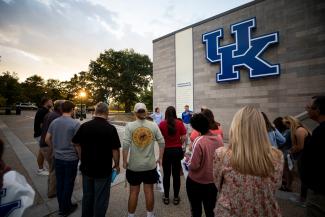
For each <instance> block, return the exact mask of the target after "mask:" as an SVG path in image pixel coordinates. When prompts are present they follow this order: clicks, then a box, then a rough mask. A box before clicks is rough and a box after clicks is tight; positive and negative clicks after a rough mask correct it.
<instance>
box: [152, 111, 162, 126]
mask: <svg viewBox="0 0 325 217" xmlns="http://www.w3.org/2000/svg"><path fill="white" fill-rule="evenodd" d="M151 118H152V119H153V120H154V122H155V123H156V124H158V125H159V124H160V122H161V121H162V118H163V116H162V114H161V113H156V112H155V113H153V114H152V115H151Z"/></svg>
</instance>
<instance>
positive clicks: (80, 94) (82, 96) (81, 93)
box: [79, 90, 86, 121]
mask: <svg viewBox="0 0 325 217" xmlns="http://www.w3.org/2000/svg"><path fill="white" fill-rule="evenodd" d="M79 96H80V102H81V104H80V120H81V121H82V120H83V114H82V98H84V97H85V96H86V92H85V91H84V90H82V91H80V93H79Z"/></svg>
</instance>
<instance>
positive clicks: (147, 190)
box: [143, 184, 155, 212]
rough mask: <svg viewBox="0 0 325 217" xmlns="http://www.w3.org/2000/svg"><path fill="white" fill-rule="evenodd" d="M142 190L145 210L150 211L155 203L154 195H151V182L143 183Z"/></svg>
mask: <svg viewBox="0 0 325 217" xmlns="http://www.w3.org/2000/svg"><path fill="white" fill-rule="evenodd" d="M143 191H144V196H145V198H146V208H147V211H148V212H152V211H153V207H154V203H155V200H154V195H153V184H144V185H143Z"/></svg>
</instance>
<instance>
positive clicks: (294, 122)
mask: <svg viewBox="0 0 325 217" xmlns="http://www.w3.org/2000/svg"><path fill="white" fill-rule="evenodd" d="M282 121H283V122H284V123H286V124H289V126H290V132H291V133H290V134H291V143H292V145H297V138H296V135H295V132H296V130H297V129H298V128H299V127H302V128H304V129H305V130H306V131H307V133H309V134H311V132H310V131H309V129H308V128H307V127H306V126H305V125H303V124H302V123H301V122H300V121H299V120H298V119H297V118H295V117H292V116H285V117H284V118H283V120H282Z"/></svg>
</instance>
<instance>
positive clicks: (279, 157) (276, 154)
mask: <svg viewBox="0 0 325 217" xmlns="http://www.w3.org/2000/svg"><path fill="white" fill-rule="evenodd" d="M272 155H273V158H274V159H276V161H277V162H276V164H275V167H274V170H275V171H274V173H273V178H271V180H272V181H273V182H274V183H273V184H274V188H273V190H274V191H276V190H277V189H279V188H280V187H281V185H282V174H283V166H284V158H283V154H282V152H280V151H279V150H273V153H272Z"/></svg>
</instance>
